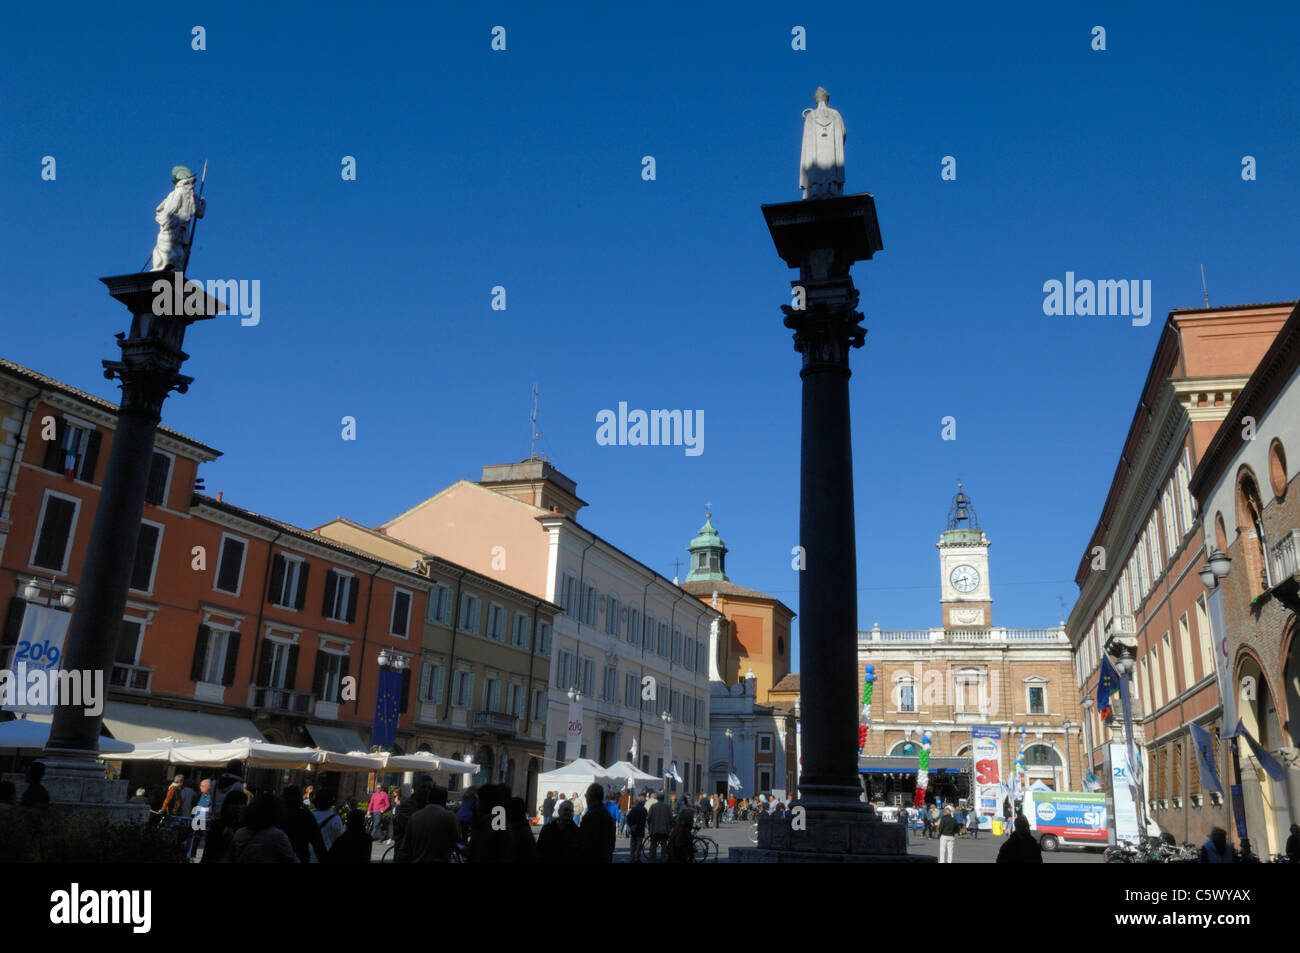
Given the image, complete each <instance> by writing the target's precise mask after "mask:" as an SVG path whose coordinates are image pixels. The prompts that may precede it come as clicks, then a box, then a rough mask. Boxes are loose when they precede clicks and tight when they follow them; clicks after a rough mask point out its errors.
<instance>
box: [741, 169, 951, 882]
mask: <svg viewBox="0 0 1300 953" xmlns="http://www.w3.org/2000/svg"><path fill="white" fill-rule="evenodd" d="M763 215H764V217H765V218H766V219H767V226H768V229H769V230H770V231H771V233H772V240H773V241H774V242H775V243H776V249H777V252H778V253H779V254H780V255H781V257H782V258H783V259H784V260H785V262H786V264H787V265H789V266H790V267H791V268H798V269H799V278H798V280H797V281H792V282H791V283H790V284H791V288H792V289H793V291H794V295H795V298H794V303H793V304H791V305H786V306H785V307H783V308H782V309H781V310H782V311H784V312H785V316H786V317H785V324H786V327H789V328H791V329H793V330H794V332H795V334H794V346H795V350H797V351H798V352H799V353H800V354H801V355H802V356H803V369H802V370H801V371H800V374H799V376H800V377H801V378H802V379H803V437H802V442H801V447H800V453H801V463H800V486H799V545H800V546H802V547H803V551H804V560H805V564H804V568H803V570H802V572H801V573H800V576H799V674H800V693H799V694H800V712H801V738H802V748H803V751H802V760H803V766H802V773H801V775H800V780H799V795H800V798H799V802H798V804H797V806H796V808H795V810H794V811H792V812H791V816H790V817H788V818H786V819H784V820H779V821H778V820H773V819H770V818H763V819H760V821H759V834H758V848H757V849H749V848H742V849H733V850H732V852H731V857H732V859H734V860H737V861H752V860H775V861H778V862H787V861H851V860H871V861H902V860H929V859H932V858H920V857H915V858H914V857H909V856H908V854H907V848H906V845H905V843H904V835H903V831H902V829H901V828H900V827H899V826H898V825H897V824H894V823H889V824H885V823H881V822H879V821H878V820H876V818H875V816H874V814H873V812H872V811H871V809H870V808H869V807H868V805H866V804H864V803H862V801H861V799H860V795H861V793H862V786H861V784H860V783H859V780H858V777H859V776H858V754H857V752H858V736H857V723H858V693H857V680H858V675H857V672H858V595H857V593H858V571H857V556H856V544H855V536H854V521H853V442H852V435H851V429H850V423H849V352H850V350H851V349H852V348H855V347H861V346H862V344H863V340H864V339H865V337H866V331H865V330H864V329H863V328H862V327H861V325H860V324H859V322H860V321H861V320H862V315H861V314H859V313H858V311H857V305H858V292H857V289H856V288H854V286H853V279H852V278H850V277H849V267H850V266H851V265H852V264H853V263H854V262H857V261H864V260H867V259H869V258H871V256H872V255H873V254H874V253H875V252H877V251H879V250H880V248H881V247H882V246H881V242H880V226H879V224H878V223H877V221H876V206H875V200H874V199H873V198H872V197H871V196H870V195H867V194H861V195H843V196H835V197H831V198H822V199H811V200H806V201H798V202H786V203H783V204H780V205H764V206H763Z"/></svg>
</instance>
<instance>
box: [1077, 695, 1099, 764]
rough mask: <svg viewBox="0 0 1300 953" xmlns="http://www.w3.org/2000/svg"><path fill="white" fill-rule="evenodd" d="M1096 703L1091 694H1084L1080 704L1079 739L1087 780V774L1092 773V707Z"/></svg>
mask: <svg viewBox="0 0 1300 953" xmlns="http://www.w3.org/2000/svg"><path fill="white" fill-rule="evenodd" d="M1096 704H1097V703H1096V702H1095V701H1093V700H1092V696H1091V695H1084V696H1083V701H1082V702H1081V703H1080V705H1081V706H1082V708H1083V737H1081V738H1080V739H1079V740H1080V741H1082V742H1083V743H1084V751H1083V772H1084V774H1083V776H1084V779H1085V780H1087V777H1088V775H1090V774H1092V761H1093V751H1092V709H1093V706H1094V705H1096Z"/></svg>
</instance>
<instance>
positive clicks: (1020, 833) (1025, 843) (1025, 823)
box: [997, 814, 1043, 864]
mask: <svg viewBox="0 0 1300 953" xmlns="http://www.w3.org/2000/svg"><path fill="white" fill-rule="evenodd" d="M997 862H998V863H999V864H1041V863H1042V862H1043V848H1042V847H1041V846H1040V845H1039V843H1038V841H1036V840H1034V835H1033V834H1032V833H1031V832H1030V830H1029V818H1027V817H1025V815H1023V814H1017V815H1016V823H1015V830H1014V831H1012V833H1011V836H1010V837H1008V838H1007V840H1006V843H1005V844H1003V845H1002V846H1001V847H1000V848H998V859H997Z"/></svg>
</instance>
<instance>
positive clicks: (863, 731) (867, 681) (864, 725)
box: [858, 665, 876, 754]
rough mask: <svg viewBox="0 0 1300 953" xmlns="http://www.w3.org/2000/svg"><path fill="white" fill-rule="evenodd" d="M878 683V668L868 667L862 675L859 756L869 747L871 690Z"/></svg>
mask: <svg viewBox="0 0 1300 953" xmlns="http://www.w3.org/2000/svg"><path fill="white" fill-rule="evenodd" d="M875 682H876V667H875V666H874V665H868V666H867V668H866V671H865V672H863V673H862V718H861V720H860V721H859V722H858V754H862V750H863V749H864V748H866V746H867V732H868V731H870V730H871V689H872V687H873V686H874V685H875Z"/></svg>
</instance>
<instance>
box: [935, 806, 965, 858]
mask: <svg viewBox="0 0 1300 953" xmlns="http://www.w3.org/2000/svg"><path fill="white" fill-rule="evenodd" d="M959 830H961V828H960V827H958V826H957V818H956V817H954V816H953V813H952V806H951V805H949V806H948V807H945V808H944V809H943V816H942V817H941V818H939V863H941V864H951V863H952V862H953V853H954V850H955V847H956V844H957V832H958V831H959Z"/></svg>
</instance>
